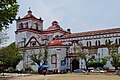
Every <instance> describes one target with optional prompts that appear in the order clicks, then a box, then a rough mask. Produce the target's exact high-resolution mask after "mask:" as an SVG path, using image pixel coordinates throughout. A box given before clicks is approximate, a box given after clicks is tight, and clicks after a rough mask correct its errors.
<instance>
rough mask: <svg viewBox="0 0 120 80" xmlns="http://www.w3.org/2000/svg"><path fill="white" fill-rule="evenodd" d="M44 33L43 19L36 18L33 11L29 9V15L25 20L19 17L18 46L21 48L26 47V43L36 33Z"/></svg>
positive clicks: (16, 32)
mask: <svg viewBox="0 0 120 80" xmlns="http://www.w3.org/2000/svg"><path fill="white" fill-rule="evenodd" d="M42 31H43V20H42V18H41V17H40V18H36V17H35V16H34V15H33V14H32V11H31V10H30V9H29V10H28V12H27V15H25V16H24V17H23V18H20V17H18V19H17V20H16V31H15V34H16V44H17V45H18V46H19V47H23V46H24V45H25V41H26V40H27V39H28V38H29V37H30V36H31V35H33V34H34V33H40V32H42Z"/></svg>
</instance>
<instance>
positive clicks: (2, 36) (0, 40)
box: [0, 31, 9, 44]
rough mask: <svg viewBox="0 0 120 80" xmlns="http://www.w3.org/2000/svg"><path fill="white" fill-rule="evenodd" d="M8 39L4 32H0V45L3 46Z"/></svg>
mask: <svg viewBox="0 0 120 80" xmlns="http://www.w3.org/2000/svg"><path fill="white" fill-rule="evenodd" d="M8 38H9V37H8V36H7V33H6V31H1V32H0V44H3V43H4V42H6V41H7V39H8Z"/></svg>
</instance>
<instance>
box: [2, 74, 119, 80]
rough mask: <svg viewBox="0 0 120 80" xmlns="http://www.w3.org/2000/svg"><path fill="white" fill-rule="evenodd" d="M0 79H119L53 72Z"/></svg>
mask: <svg viewBox="0 0 120 80" xmlns="http://www.w3.org/2000/svg"><path fill="white" fill-rule="evenodd" d="M0 80H120V76H118V75H112V74H90V75H86V74H54V75H46V76H43V75H35V74H33V75H31V76H24V77H14V78H8V79H3V78H0Z"/></svg>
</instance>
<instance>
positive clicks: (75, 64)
mask: <svg viewBox="0 0 120 80" xmlns="http://www.w3.org/2000/svg"><path fill="white" fill-rule="evenodd" d="M76 69H79V60H76V59H73V61H72V71H74V70H76Z"/></svg>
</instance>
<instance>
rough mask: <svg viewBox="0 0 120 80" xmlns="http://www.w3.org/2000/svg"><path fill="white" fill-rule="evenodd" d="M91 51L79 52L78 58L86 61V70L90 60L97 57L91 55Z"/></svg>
mask: <svg viewBox="0 0 120 80" xmlns="http://www.w3.org/2000/svg"><path fill="white" fill-rule="evenodd" d="M90 55H91V53H89V52H86V51H84V50H83V51H80V52H79V56H78V57H77V59H79V58H81V59H84V61H85V65H86V70H88V67H89V66H88V62H89V61H91V60H93V59H95V56H90Z"/></svg>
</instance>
